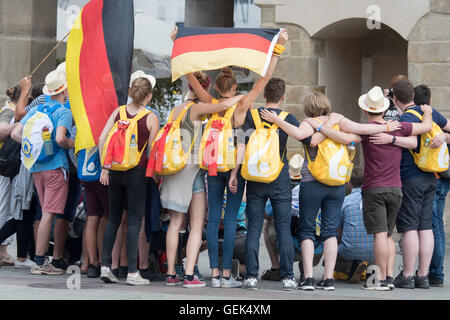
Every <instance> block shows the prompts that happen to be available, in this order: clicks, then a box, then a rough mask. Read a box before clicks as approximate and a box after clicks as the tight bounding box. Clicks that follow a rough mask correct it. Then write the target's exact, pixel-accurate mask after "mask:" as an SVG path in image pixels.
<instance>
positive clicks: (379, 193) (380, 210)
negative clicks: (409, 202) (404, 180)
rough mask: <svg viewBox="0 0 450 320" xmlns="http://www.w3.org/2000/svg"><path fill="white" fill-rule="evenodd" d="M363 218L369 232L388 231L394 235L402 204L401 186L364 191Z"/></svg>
mask: <svg viewBox="0 0 450 320" xmlns="http://www.w3.org/2000/svg"><path fill="white" fill-rule="evenodd" d="M362 199H363V218H364V225H365V227H366V231H367V234H374V233H380V232H387V233H388V237H390V236H391V235H392V232H393V231H394V227H395V220H396V217H397V213H398V210H399V208H400V205H401V204H402V189H401V188H388V187H381V188H373V189H367V190H364V191H363V192H362Z"/></svg>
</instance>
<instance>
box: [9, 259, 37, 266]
mask: <svg viewBox="0 0 450 320" xmlns="http://www.w3.org/2000/svg"><path fill="white" fill-rule="evenodd" d="M35 264H36V263H34V261H31V260H30V259H28V258H27V260H25V261H24V262H21V261H19V260H17V259H16V261H15V262H14V268H31V267H32V266H34V265H35Z"/></svg>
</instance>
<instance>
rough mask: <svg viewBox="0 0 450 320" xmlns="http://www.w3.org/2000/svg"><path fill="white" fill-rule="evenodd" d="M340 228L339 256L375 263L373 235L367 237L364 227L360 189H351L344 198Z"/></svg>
mask: <svg viewBox="0 0 450 320" xmlns="http://www.w3.org/2000/svg"><path fill="white" fill-rule="evenodd" d="M340 227H341V229H342V239H341V242H340V243H339V249H338V254H339V256H341V257H342V258H343V259H345V260H363V261H369V262H370V261H375V257H374V254H373V235H368V234H367V231H366V228H365V226H364V220H363V211H362V195H361V188H355V189H353V190H352V192H351V193H350V194H349V195H348V196H346V197H345V199H344V203H343V205H342V215H341V223H340Z"/></svg>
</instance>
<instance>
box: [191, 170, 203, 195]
mask: <svg viewBox="0 0 450 320" xmlns="http://www.w3.org/2000/svg"><path fill="white" fill-rule="evenodd" d="M205 172H206V171H205V170H203V169H200V171H199V172H198V173H197V176H196V177H195V180H194V185H193V186H192V193H193V194H194V193H200V192H205V191H206V185H205Z"/></svg>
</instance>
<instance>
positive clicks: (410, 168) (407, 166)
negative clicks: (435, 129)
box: [400, 106, 447, 180]
mask: <svg viewBox="0 0 450 320" xmlns="http://www.w3.org/2000/svg"><path fill="white" fill-rule="evenodd" d="M407 110H415V111H417V112H418V113H419V114H420V115H423V113H422V110H420V106H414V107H412V108H408V109H407ZM407 110H406V111H407ZM406 111H405V112H404V113H403V114H402V116H401V117H400V122H412V123H420V122H422V121H421V120H420V119H419V118H417V117H416V116H415V115H413V114H412V113H407V112H406ZM433 122H434V123H436V124H437V125H438V126H439V127H441V128H442V129H443V128H444V127H445V126H446V125H447V119H446V118H445V117H444V116H442V115H441V114H440V113H439V112H437V111H436V110H434V109H433ZM413 151H414V152H419V151H420V135H419V136H417V148H416V149H414V150H413ZM420 175H422V176H434V173H432V172H425V171H422V170H420V169H419V168H418V167H417V165H416V163H415V162H414V158H413V157H412V155H411V152H410V151H409V149H403V150H402V162H401V163H400V176H401V178H402V180H404V179H408V178H413V177H416V176H420Z"/></svg>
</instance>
